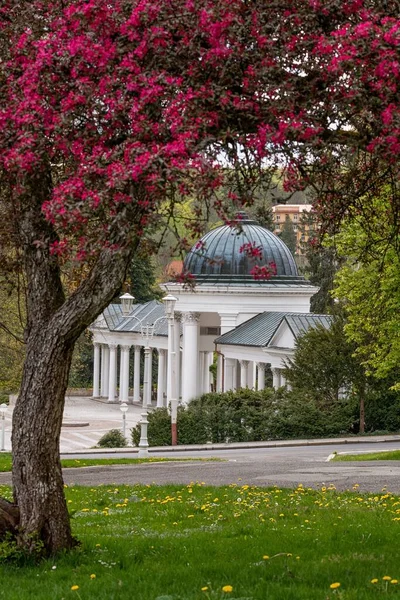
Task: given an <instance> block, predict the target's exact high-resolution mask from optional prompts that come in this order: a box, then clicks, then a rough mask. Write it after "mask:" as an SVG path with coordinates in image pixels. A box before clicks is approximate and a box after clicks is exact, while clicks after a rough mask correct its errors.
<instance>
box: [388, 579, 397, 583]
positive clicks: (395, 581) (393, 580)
mask: <svg viewBox="0 0 400 600" xmlns="http://www.w3.org/2000/svg"><path fill="white" fill-rule="evenodd" d="M390 583H399V582H398V581H397V579H392V580H391V581H390Z"/></svg>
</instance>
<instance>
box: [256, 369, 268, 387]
mask: <svg viewBox="0 0 400 600" xmlns="http://www.w3.org/2000/svg"><path fill="white" fill-rule="evenodd" d="M265 367H266V365H265V363H257V375H258V376H257V382H258V383H257V389H258V390H259V391H260V390H263V389H264V388H265Z"/></svg>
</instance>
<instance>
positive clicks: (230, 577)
mask: <svg viewBox="0 0 400 600" xmlns="http://www.w3.org/2000/svg"><path fill="white" fill-rule="evenodd" d="M242 483H243V482H241V481H238V482H237V483H236V484H232V485H231V486H227V487H219V488H211V487H206V486H204V485H202V484H201V483H196V484H195V483H193V484H191V485H188V486H162V487H161V486H139V485H138V486H131V487H128V486H119V487H113V486H106V487H104V486H102V487H97V488H90V489H89V488H82V487H71V488H66V494H67V499H68V506H69V509H70V511H71V515H72V524H73V529H74V533H75V535H76V536H78V538H79V539H80V540H81V542H82V545H81V547H80V548H79V549H78V550H77V551H75V552H73V553H71V554H69V555H62V556H60V557H57V558H54V559H50V560H47V561H44V562H42V563H40V564H39V565H36V566H35V565H30V564H26V565H25V566H24V567H23V568H21V567H17V566H15V565H13V564H2V566H1V567H0V568H1V586H0V598H4V599H5V600H27V599H32V600H33V599H35V600H53V599H54V600H61V599H64V600H70V599H71V600H72V599H74V598H75V599H76V600H80V599H81V600H89V599H90V600H221V599H228V598H229V599H230V600H233V599H235V600H238V599H240V600H250V599H258V600H286V599H287V600H289V599H290V600H336V599H342V600H364V599H372V598H374V599H376V598H381V597H383V594H384V595H385V596H384V597H386V596H387V595H390V596H399V597H400V583H397V581H399V582H400V560H399V556H400V552H399V549H398V540H399V534H400V498H399V497H398V496H394V495H392V494H390V493H388V492H386V491H382V493H380V494H371V495H361V494H358V493H357V491H354V492H348V493H337V492H336V491H335V490H334V488H333V487H328V488H322V489H321V490H319V491H312V490H310V489H304V488H303V487H302V486H301V485H299V486H298V487H297V489H294V490H282V489H278V488H274V489H265V488H256V487H249V486H247V485H242ZM356 489H357V488H356V487H355V490H356ZM5 493H8V494H9V493H10V491H9V489H8V488H4V487H2V488H1V489H0V494H2V495H4V494H5ZM385 578H386V579H385ZM375 580H376V582H375ZM373 581H374V582H373ZM333 584H340V586H338V587H336V589H334V588H331V586H332V585H333ZM226 586H228V587H226ZM224 589H225V590H226V591H224ZM229 590H231V591H229Z"/></svg>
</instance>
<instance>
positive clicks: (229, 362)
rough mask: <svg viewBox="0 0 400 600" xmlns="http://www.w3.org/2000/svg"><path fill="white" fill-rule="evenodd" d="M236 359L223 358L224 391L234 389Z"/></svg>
mask: <svg viewBox="0 0 400 600" xmlns="http://www.w3.org/2000/svg"><path fill="white" fill-rule="evenodd" d="M235 366H236V360H235V359H234V358H225V371H224V392H229V391H230V390H235V389H236V382H235V381H234V377H235V375H236V368H235Z"/></svg>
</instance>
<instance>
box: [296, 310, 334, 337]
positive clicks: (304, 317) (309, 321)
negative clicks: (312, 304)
mask: <svg viewBox="0 0 400 600" xmlns="http://www.w3.org/2000/svg"><path fill="white" fill-rule="evenodd" d="M285 321H286V322H287V324H288V325H289V327H290V329H291V330H292V332H293V335H294V337H295V338H296V339H297V338H298V337H299V336H301V335H303V333H305V332H306V331H308V330H309V329H315V328H316V327H318V326H321V327H323V328H324V329H329V328H330V326H331V324H332V317H330V316H329V315H313V314H293V315H292V314H287V315H286V317H285Z"/></svg>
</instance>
